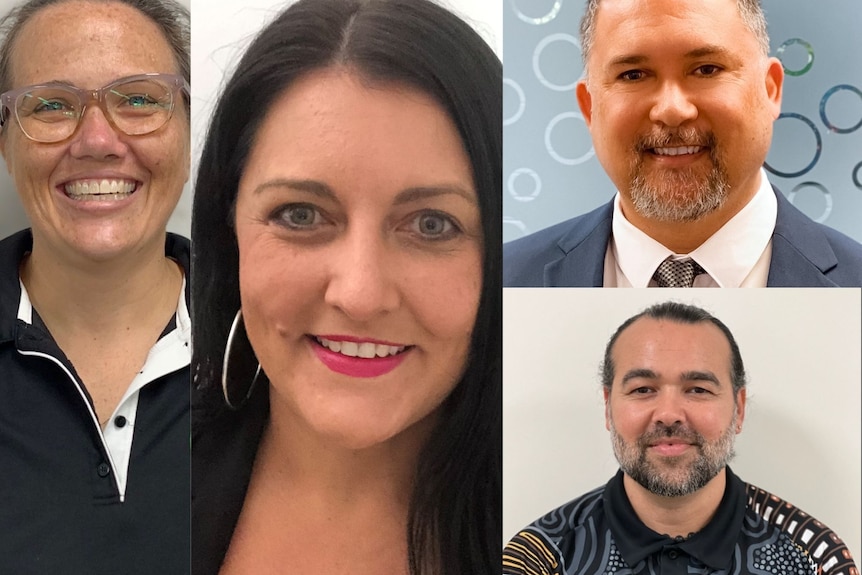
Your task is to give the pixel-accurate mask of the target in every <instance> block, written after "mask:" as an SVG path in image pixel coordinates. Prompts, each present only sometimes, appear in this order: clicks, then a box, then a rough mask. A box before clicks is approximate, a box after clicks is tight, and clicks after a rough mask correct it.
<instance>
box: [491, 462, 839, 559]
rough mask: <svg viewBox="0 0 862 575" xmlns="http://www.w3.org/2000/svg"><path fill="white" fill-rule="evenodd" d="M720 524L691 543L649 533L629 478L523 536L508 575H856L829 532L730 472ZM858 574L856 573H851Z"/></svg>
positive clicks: (509, 550)
mask: <svg viewBox="0 0 862 575" xmlns="http://www.w3.org/2000/svg"><path fill="white" fill-rule="evenodd" d="M726 471H727V485H726V487H725V491H724V495H723V497H722V499H721V503H719V506H718V509H717V510H716V513H715V515H714V516H713V518H712V519H711V520H710V521H709V523H707V525H706V526H705V527H704V528H703V529H702V530H700V531H699V532H697V533H693V534H690V535H689V536H688V537H687V538H683V537H676V538H672V537H670V536H668V535H663V534H659V533H656V532H655V531H653V530H651V529H650V528H648V527H647V526H646V525H644V524H643V522H642V521H641V520H640V519H639V518H638V516H637V514H635V511H634V509H633V508H632V506H631V503H630V502H629V499H628V497H627V496H626V492H625V488H624V487H623V472H622V471H618V472H617V474H616V475H615V476H614V477H613V478H612V479H611V480H610V481H608V483H607V484H606V485H605V486H603V487H600V488H598V489H596V490H594V491H591V492H589V493H587V494H586V495H583V496H581V497H579V498H578V499H575V500H573V501H570V502H569V503H566V504H565V505H563V506H562V507H559V508H557V509H555V510H553V511H551V512H550V513H548V514H547V515H545V516H544V517H542V518H541V519H539V520H537V521H536V522H534V523H533V524H532V525H530V526H529V527H527V528H526V529H524V530H523V531H521V532H520V533H518V534H517V535H516V536H515V537H514V538H513V539H512V540H511V541H510V542H509V543H508V544H507V545H506V548H505V549H504V551H503V573H504V575H575V574H579V575H594V574H601V573H617V572H619V573H620V574H621V575H622V574H627V575H628V574H631V575H640V574H643V575H652V574H662V575H677V574H678V575H689V574H693V573H697V574H712V573H715V574H728V575H729V574H738V575H748V574H751V575H765V574H775V575H815V574H819V573H823V574H832V575H838V574H843V575H851V573H856V571H855V569H856V567H855V564H854V563H853V560H852V558H851V557H850V553H849V551H848V550H847V547H846V545H844V543H843V542H842V541H841V540H840V539H839V538H838V537H837V536H836V535H835V534H834V533H833V532H832V531H831V530H830V529H829V528H827V527H825V526H824V525H823V524H821V523H820V522H818V521H816V520H815V519H813V518H812V517H810V516H809V515H807V514H806V513H804V512H802V511H800V510H799V509H797V508H796V507H794V506H792V505H790V504H788V503H787V502H786V501H783V500H781V499H779V498H778V497H775V496H774V495H772V494H770V493H768V492H766V491H764V490H762V489H759V488H757V487H754V486H752V485H748V484H745V483H743V482H742V481H741V480H740V479H739V478H738V477H737V476H736V475H734V474H733V472H732V471H731V470H730V468H727V469H726ZM851 569H853V571H851Z"/></svg>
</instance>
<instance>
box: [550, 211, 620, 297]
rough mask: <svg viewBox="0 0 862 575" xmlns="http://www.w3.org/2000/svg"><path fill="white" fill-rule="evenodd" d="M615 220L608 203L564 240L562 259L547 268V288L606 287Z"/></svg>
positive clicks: (562, 243)
mask: <svg viewBox="0 0 862 575" xmlns="http://www.w3.org/2000/svg"><path fill="white" fill-rule="evenodd" d="M612 217H613V204H612V202H608V203H607V204H605V205H604V206H602V207H600V208H599V209H597V210H594V211H592V212H590V213H589V214H586V215H585V216H584V218H585V219H584V221H583V222H582V225H580V226H574V227H573V229H571V230H570V231H569V232H568V233H566V234H565V235H564V236H563V237H562V238H560V241H559V242H558V243H557V247H559V248H560V250H561V252H562V253H561V256H560V257H559V258H558V259H556V260H554V261H551V262H548V264H547V265H545V274H544V278H543V285H544V286H545V287H551V286H572V287H602V284H603V283H604V273H605V253H606V252H607V249H608V242H609V241H610V237H611V220H612Z"/></svg>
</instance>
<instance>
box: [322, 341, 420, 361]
mask: <svg viewBox="0 0 862 575" xmlns="http://www.w3.org/2000/svg"><path fill="white" fill-rule="evenodd" d="M312 337H313V338H314V341H316V342H317V343H319V344H320V345H321V346H323V347H325V348H326V349H328V350H329V351H332V352H335V353H339V354H341V355H344V356H347V357H356V358H360V359H373V358H375V357H390V356H394V355H398V354H401V353H404V351H405V350H407V349H409V348H410V347H411V346H406V345H387V344H381V343H375V342H371V341H343V340H331V339H326V338H323V337H318V336H312Z"/></svg>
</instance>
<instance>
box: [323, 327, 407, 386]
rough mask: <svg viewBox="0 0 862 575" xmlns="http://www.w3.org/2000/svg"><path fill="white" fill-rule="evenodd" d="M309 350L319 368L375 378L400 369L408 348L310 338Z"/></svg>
mask: <svg viewBox="0 0 862 575" xmlns="http://www.w3.org/2000/svg"><path fill="white" fill-rule="evenodd" d="M309 340H310V344H311V349H312V350H313V351H314V353H315V355H317V357H318V358H319V359H320V361H321V362H323V364H324V365H325V366H326V367H328V368H329V369H331V370H332V371H334V372H336V373H340V374H342V375H348V376H350V377H363V378H369V377H378V376H381V375H385V374H387V373H389V372H390V371H392V370H394V369H395V368H396V367H398V366H399V365H401V362H403V361H404V360H405V359H406V357H407V354H408V353H409V352H410V350H411V349H412V347H409V346H403V345H398V344H392V343H389V342H383V341H380V340H373V339H360V338H356V337H350V336H311V337H309Z"/></svg>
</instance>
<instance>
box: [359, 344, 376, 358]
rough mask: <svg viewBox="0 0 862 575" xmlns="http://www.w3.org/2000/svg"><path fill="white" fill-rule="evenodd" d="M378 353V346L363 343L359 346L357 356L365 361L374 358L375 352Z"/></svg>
mask: <svg viewBox="0 0 862 575" xmlns="http://www.w3.org/2000/svg"><path fill="white" fill-rule="evenodd" d="M376 351H377V346H376V345H375V344H373V343H370V342H363V343H360V344H359V350H358V353H357V355H358V356H359V357H361V358H363V359H371V358H372V357H374V354H375V352H376Z"/></svg>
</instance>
